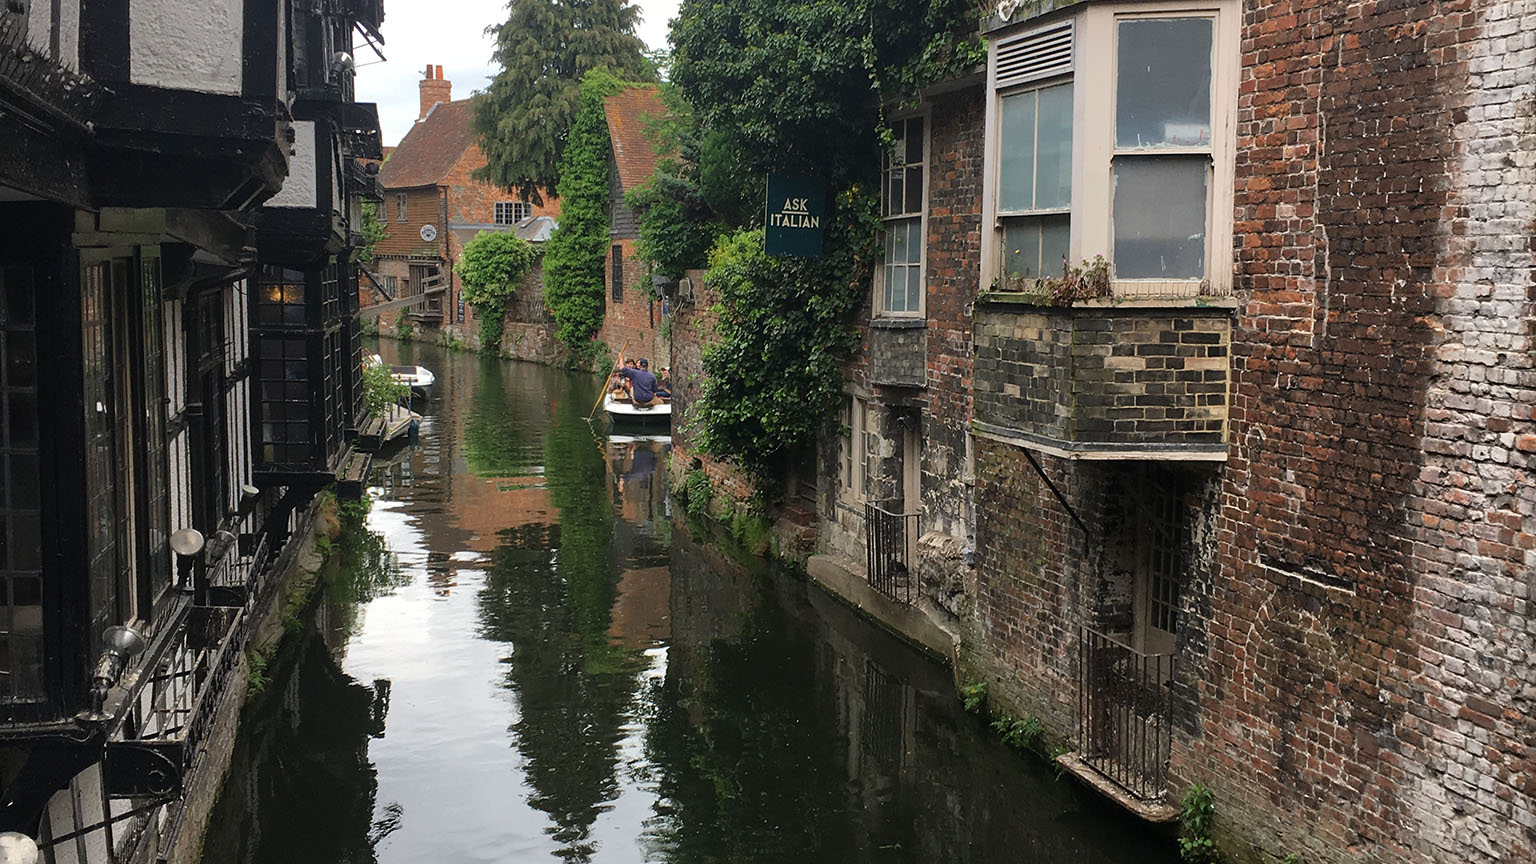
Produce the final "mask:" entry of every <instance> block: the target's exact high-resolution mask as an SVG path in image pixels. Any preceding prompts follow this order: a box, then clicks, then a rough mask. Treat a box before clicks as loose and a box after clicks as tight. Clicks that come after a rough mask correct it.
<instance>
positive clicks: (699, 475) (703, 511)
mask: <svg viewBox="0 0 1536 864" xmlns="http://www.w3.org/2000/svg"><path fill="white" fill-rule="evenodd" d="M685 491H686V492H687V510H688V515H689V516H692V517H693V518H695V519H698V518H701V517H703V516H708V515H709V499H710V496H711V495H713V494H714V490H713V489H711V488H710V484H709V475H708V474H706V473H705V472H704V469H703V468H695V469H693V470H692V471H689V472H688V485H687V486H686V487H685Z"/></svg>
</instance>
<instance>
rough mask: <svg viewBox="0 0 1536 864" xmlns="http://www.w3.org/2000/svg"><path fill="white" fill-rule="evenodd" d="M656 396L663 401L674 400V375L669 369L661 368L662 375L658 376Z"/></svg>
mask: <svg viewBox="0 0 1536 864" xmlns="http://www.w3.org/2000/svg"><path fill="white" fill-rule="evenodd" d="M656 395H657V396H660V397H661V398H662V399H671V398H672V373H671V372H669V371H668V370H667V367H665V366H663V367H661V374H660V375H658V376H656Z"/></svg>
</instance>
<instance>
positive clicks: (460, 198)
mask: <svg viewBox="0 0 1536 864" xmlns="http://www.w3.org/2000/svg"><path fill="white" fill-rule="evenodd" d="M484 165H485V153H484V152H482V151H481V150H480V145H478V144H471V145H469V147H467V148H465V150H464V155H462V156H460V157H459V161H458V162H457V163H455V164H454V166H453V170H452V171H450V172H449V173H448V176H446V177H444V178H443V185H445V186H447V187H448V219H449V221H450V222H453V223H454V224H471V225H491V224H494V223H495V221H496V202H498V201H521V200H523V199H522V196H521V195H519V194H517V193H515V192H512V191H510V190H507V189H502V188H501V187H499V186H493V185H491V184H489V183H485V182H482V181H480V180H476V179H475V178H474V172H475V170H476V169H478V168H481V167H483V166H484ZM542 197H543V199H544V202H543V203H542V204H534V205H533V215H535V216H553V217H555V218H556V219H559V218H560V201H559V199H557V198H555V196H554V194H553V193H550V192H547V191H546V192H545V193H544V194H543V195H542Z"/></svg>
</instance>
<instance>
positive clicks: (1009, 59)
mask: <svg viewBox="0 0 1536 864" xmlns="http://www.w3.org/2000/svg"><path fill="white" fill-rule="evenodd" d="M1071 71H1072V22H1071V21H1063V22H1062V23H1060V24H1055V25H1052V26H1050V27H1042V28H1041V29H1039V30H1031V31H1030V32H1028V33H1025V34H1023V35H1021V36H1015V37H1014V38H1012V39H1008V40H1005V41H1002V42H999V43H997V86H998V87H1011V86H1013V85H1015V84H1023V83H1025V82H1026V81H1037V80H1039V79H1041V78H1049V77H1051V76H1052V75H1062V74H1065V73H1067V72H1071Z"/></svg>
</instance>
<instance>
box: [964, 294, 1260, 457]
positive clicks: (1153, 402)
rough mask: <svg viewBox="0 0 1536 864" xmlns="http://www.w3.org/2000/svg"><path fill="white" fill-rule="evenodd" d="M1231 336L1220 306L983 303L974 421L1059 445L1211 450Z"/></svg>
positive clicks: (1221, 428) (1216, 446)
mask: <svg viewBox="0 0 1536 864" xmlns="http://www.w3.org/2000/svg"><path fill="white" fill-rule="evenodd" d="M1230 340H1231V320H1230V317H1229V313H1228V312H1226V311H1225V310H1222V309H1211V310H1209V311H1206V310H1201V309H1175V310H1170V309H1163V308H1154V309H1128V308H1121V307H1097V306H1089V307H1076V308H1069V309H1049V308H1043V307H1037V306H1029V305H1019V304H1014V303H1001V302H993V303H985V304H981V305H979V307H978V309H977V315H976V361H975V362H976V369H975V379H974V381H973V395H974V400H975V405H974V410H975V412H976V420H977V422H978V423H980V424H983V427H984V428H986V429H988V431H991V432H995V433H997V434H1003V435H1017V436H1018V437H1021V438H1025V439H1028V440H1030V441H1032V442H1035V443H1039V444H1045V445H1048V446H1052V447H1056V448H1059V449H1061V450H1066V451H1116V450H1121V451H1156V450H1200V451H1207V450H1209V451H1212V452H1214V453H1216V454H1217V455H1219V454H1220V452H1221V451H1222V450H1223V449H1224V444H1225V438H1226V421H1227V383H1228V382H1227V379H1228V367H1229V365H1230V358H1229V356H1228V352H1229V349H1230Z"/></svg>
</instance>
